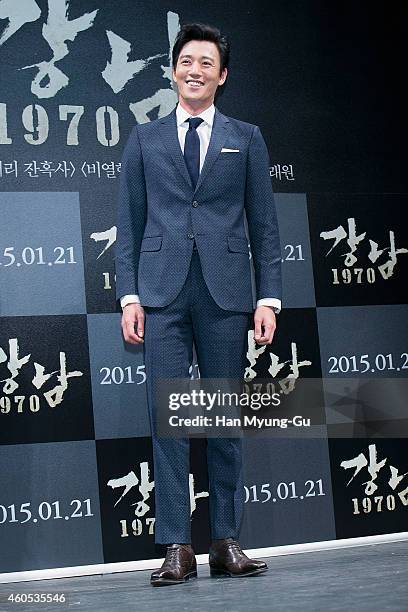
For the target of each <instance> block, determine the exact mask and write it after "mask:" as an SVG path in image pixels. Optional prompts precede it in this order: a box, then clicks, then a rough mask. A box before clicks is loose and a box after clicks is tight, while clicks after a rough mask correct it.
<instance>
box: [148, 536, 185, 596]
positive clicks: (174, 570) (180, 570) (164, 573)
mask: <svg viewBox="0 0 408 612" xmlns="http://www.w3.org/2000/svg"><path fill="white" fill-rule="evenodd" d="M190 578H197V563H196V558H195V555H194V551H193V549H192V547H191V545H190V544H170V545H169V546H167V553H166V558H165V559H164V561H163V564H162V566H161V567H160V568H159V569H157V570H155V571H154V572H153V573H152V575H151V577H150V584H151V585H153V586H165V585H167V584H179V583H180V582H187V580H189V579H190Z"/></svg>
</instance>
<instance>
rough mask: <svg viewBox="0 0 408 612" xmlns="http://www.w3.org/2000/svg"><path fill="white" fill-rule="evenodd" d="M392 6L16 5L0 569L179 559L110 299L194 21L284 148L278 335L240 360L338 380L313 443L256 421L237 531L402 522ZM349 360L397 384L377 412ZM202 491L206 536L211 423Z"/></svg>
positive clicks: (278, 539)
mask: <svg viewBox="0 0 408 612" xmlns="http://www.w3.org/2000/svg"><path fill="white" fill-rule="evenodd" d="M384 12H385V11H384ZM393 18H394V19H395V23H396V22H397V20H398V16H396V15H395V13H394V17H393ZM390 19H391V18H390V17H389V16H387V15H381V14H377V13H375V10H374V9H373V7H372V5H371V4H368V3H367V4H366V3H363V2H359V3H354V2H353V3H347V2H346V3H344V2H341V3H340V2H334V3H330V5H327V3H324V2H318V1H313V0H311V1H308V2H300V1H291V2H289V3H287V2H280V1H278V0H276V1H275V0H273V1H270V2H263V1H255V2H246V1H244V0H237V1H236V2H234V3H232V4H231V3H229V2H226V1H224V0H222V1H217V2H215V1H214V0H210V1H209V2H206V3H205V4H202V3H201V4H199V3H192V2H187V0H183V1H180V2H177V3H176V4H174V5H173V4H171V3H169V2H166V1H164V0H157V1H156V2H154V3H151V2H147V1H145V0H140V1H137V2H135V1H131V0H115V1H108V2H106V1H105V2H101V1H100V0H81V2H80V1H79V0H48V2H47V0H19V2H13V1H9V0H1V1H0V192H1V193H0V211H1V225H0V465H1V468H0V469H1V471H0V547H1V550H2V551H3V552H4V554H2V555H1V556H0V572H1V573H7V572H18V571H26V570H34V569H45V568H53V567H69V566H80V565H88V564H99V563H111V562H119V561H132V560H138V559H149V558H157V557H160V556H162V555H163V549H162V548H161V547H156V546H155V544H154V529H155V508H154V473H153V465H152V448H151V440H150V427H149V419H148V412H147V406H146V394H145V380H146V376H145V370H144V363H143V354H142V349H141V348H140V347H135V346H130V345H125V343H124V342H123V339H122V336H121V328H120V317H121V315H120V308H119V306H118V304H117V303H115V297H114V296H115V289H114V287H115V278H114V244H115V239H116V226H115V220H116V204H117V195H118V182H119V176H120V169H121V167H120V166H121V164H120V160H121V154H122V151H123V148H124V145H125V143H126V140H127V138H128V135H129V133H130V130H131V128H132V126H133V125H134V124H135V123H136V122H138V123H144V122H147V121H151V120H153V119H155V118H157V117H162V116H165V115H167V114H168V113H169V112H171V110H172V109H173V108H174V107H175V105H176V102H177V95H176V93H175V91H174V90H173V88H172V81H171V62H170V57H171V49H172V45H173V42H174V39H175V36H176V34H177V32H178V30H179V28H180V24H183V23H187V22H190V21H202V22H206V23H210V24H214V25H217V26H218V27H219V28H220V29H221V31H223V32H225V33H226V34H227V35H228V36H229V37H230V39H231V64H230V71H229V76H228V79H227V85H226V87H225V91H224V92H223V93H222V95H221V96H220V97H219V99H218V100H217V106H218V108H219V109H220V110H221V111H222V112H223V113H224V114H226V115H228V116H232V117H236V118H238V119H241V120H244V121H248V122H250V123H253V124H256V125H259V127H260V129H261V131H262V134H263V136H264V138H265V140H266V143H267V145H268V149H269V153H270V175H271V181H272V185H273V188H274V192H275V194H276V206H277V212H278V219H279V227H280V235H281V248H282V269H283V287H284V292H283V309H282V312H281V314H279V316H278V324H277V332H276V339H275V341H274V343H273V344H272V345H271V346H268V347H267V348H264V350H260V349H259V347H258V348H256V347H255V345H254V344H253V336H251V334H249V338H248V340H249V349H248V368H247V372H246V377H247V378H248V380H249V379H251V380H255V379H256V377H257V376H259V377H263V378H268V377H272V376H274V377H275V376H277V374H278V373H279V376H281V377H285V376H286V377H287V379H288V380H293V379H294V380H296V379H297V378H302V377H310V378H316V379H318V378H322V380H323V383H322V384H323V386H324V393H325V395H324V397H325V414H324V415H323V419H322V421H323V424H321V425H318V426H316V430H315V433H316V435H315V436H314V437H312V436H308V437H307V438H306V437H305V438H302V437H300V436H297V437H293V438H291V437H290V435H289V434H288V435H287V436H286V437H282V438H280V439H279V438H275V439H267V438H263V437H262V435H259V436H256V437H254V438H251V437H249V438H247V439H245V441H244V449H245V455H244V466H245V493H246V506H245V517H244V523H243V527H242V531H241V537H240V541H241V544H242V546H243V547H245V548H256V547H266V546H275V545H283V544H295V543H302V542H315V541H322V540H334V539H338V538H350V537H356V536H366V535H374V534H384V533H393V532H398V531H403V530H405V529H406V521H407V517H408V454H407V444H406V440H405V434H404V431H405V429H404V427H406V425H407V421H406V420H405V414H404V412H403V411H402V416H401V415H400V416H399V417H398V418H399V421H398V423H400V425H401V428H400V429H399V428H398V427H397V428H395V427H394V428H392V430H391V431H392V433H391V435H390V434H389V433H387V431H388V430H387V429H386V426H385V422H386V421H385V420H384V416H383V415H384V412H387V410H388V411H389V409H390V406H391V408H392V406H393V401H394V400H393V395H392V389H394V388H395V387H394V386H393V384H392V380H395V381H396V380H397V379H398V380H400V381H401V380H403V379H405V378H406V377H407V373H408V342H407V337H406V320H407V314H408V309H407V306H406V305H405V304H404V298H403V287H404V286H405V285H406V280H405V279H406V271H407V261H408V236H407V231H406V227H407V226H406V223H405V222H404V220H403V218H402V211H403V210H405V209H406V207H407V205H408V198H407V189H406V188H405V186H404V184H403V173H402V172H401V168H400V159H401V156H402V144H401V137H400V125H401V124H400V119H401V113H400V109H399V108H398V100H399V97H398V96H396V95H393V92H395V82H396V80H398V81H399V80H400V75H399V74H398V71H399V67H398V64H397V62H396V60H395V55H396V49H397V48H398V30H396V29H395V28H394V24H392V23H391V22H390V21H389V20H390ZM391 33H392V40H393V52H392V53H391V51H390V50H389V47H388V40H389V39H390V38H391ZM388 36H389V38H388ZM404 280H405V283H404ZM196 371H197V368H196V365H194V364H192V376H193V375H195V374H196ZM344 377H346V378H347V380H348V381H349V380H350V379H353V378H358V379H359V380H361V379H364V377H367V379H368V378H370V379H377V378H378V379H379V380H381V381H382V383H383V384H384V385H386V384H388V383H390V380H391V383H390V384H389V386H388V387H387V388H388V389H390V392H389V393H388V394H387V393H384V394H383V395H381V394H380V395H379V399H378V397H377V400H375V401H377V403H376V404H375V409H372V403H371V404H370V405H366V404H365V400H364V398H362V397H361V396H359V397H355V394H354V395H353V389H351V387H352V385H351V387H350V384H349V386H347V385H346V386H345V388H344V396H343V397H342V398H341V399H342V402H340V404H341V407H340V408H339V402H338V399H339V398H338V397H337V398H336V397H335V396H334V394H333V393H332V392H331V391H330V389H329V387H330V381H335V380H337V379H341V378H344ZM382 388H383V389H384V387H382ZM370 401H371V400H370ZM375 401H374V403H375ZM348 424H349V425H350V427H347V425H348ZM398 432H400V433H398ZM190 493H191V508H192V525H193V543H194V546H195V550H196V552H197V553H204V552H207V551H208V544H209V530H208V495H209V494H208V481H207V472H206V465H205V440H194V441H193V443H192V445H191V473H190Z"/></svg>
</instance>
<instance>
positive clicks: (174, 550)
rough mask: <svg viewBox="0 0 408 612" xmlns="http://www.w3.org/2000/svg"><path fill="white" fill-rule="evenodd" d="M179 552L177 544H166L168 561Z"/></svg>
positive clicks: (174, 557)
mask: <svg viewBox="0 0 408 612" xmlns="http://www.w3.org/2000/svg"><path fill="white" fill-rule="evenodd" d="M179 552H180V547H179V546H177V547H175V546H168V547H167V555H166V559H167V560H168V561H173V559H176V558H177V557H178V555H179Z"/></svg>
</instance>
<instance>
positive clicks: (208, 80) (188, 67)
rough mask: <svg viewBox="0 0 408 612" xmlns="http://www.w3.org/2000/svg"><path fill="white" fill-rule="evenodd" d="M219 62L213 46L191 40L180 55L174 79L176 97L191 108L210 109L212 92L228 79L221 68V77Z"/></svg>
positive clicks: (218, 56) (216, 50) (202, 41)
mask: <svg viewBox="0 0 408 612" xmlns="http://www.w3.org/2000/svg"><path fill="white" fill-rule="evenodd" d="M220 67H221V59H220V54H219V51H218V48H217V46H216V44H215V43H213V42H210V41H207V40H191V41H190V42H188V43H186V44H185V45H184V47H183V48H182V49H181V51H180V55H179V57H178V60H177V65H176V68H175V70H173V79H174V80H175V82H176V83H177V88H178V91H179V97H180V98H181V99H182V100H184V101H185V102H186V103H188V104H189V105H190V106H193V107H201V106H207V105H208V106H210V104H212V103H213V102H214V96H215V92H216V90H217V87H218V86H219V85H222V84H223V83H224V82H225V79H226V78H227V69H226V68H224V70H223V71H222V74H221V76H220Z"/></svg>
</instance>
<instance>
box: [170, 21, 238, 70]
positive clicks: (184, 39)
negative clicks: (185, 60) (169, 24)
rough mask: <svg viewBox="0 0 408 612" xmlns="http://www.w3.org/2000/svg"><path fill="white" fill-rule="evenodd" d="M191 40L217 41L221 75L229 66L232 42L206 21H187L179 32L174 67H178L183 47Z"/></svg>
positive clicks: (173, 54) (173, 51)
mask: <svg viewBox="0 0 408 612" xmlns="http://www.w3.org/2000/svg"><path fill="white" fill-rule="evenodd" d="M190 40H208V41H210V42H213V43H215V45H216V46H217V49H218V51H219V54H220V59H221V66H220V76H221V73H222V71H223V70H224V68H228V64H229V56H230V42H229V40H228V39H227V37H226V36H225V35H224V34H221V32H220V31H219V29H218V28H215V27H213V26H210V25H208V24H204V23H187V24H185V25H183V26H182V27H181V29H180V31H179V32H178V34H177V37H176V40H175V42H174V46H173V50H172V62H173V69H174V70H175V69H176V65H177V61H178V58H179V55H180V51H181V49H182V48H183V47H184V45H185V44H186V43H188V42H190Z"/></svg>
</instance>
